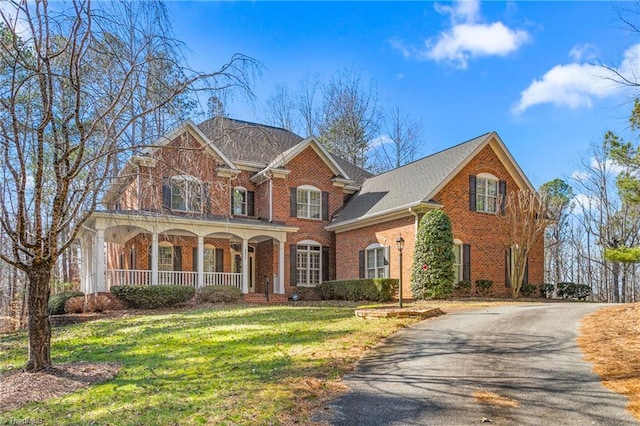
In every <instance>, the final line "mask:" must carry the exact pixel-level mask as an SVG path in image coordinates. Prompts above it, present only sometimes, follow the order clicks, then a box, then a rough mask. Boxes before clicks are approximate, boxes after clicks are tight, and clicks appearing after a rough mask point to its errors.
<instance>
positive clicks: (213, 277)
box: [196, 272, 242, 289]
mask: <svg viewBox="0 0 640 426" xmlns="http://www.w3.org/2000/svg"><path fill="white" fill-rule="evenodd" d="M196 279H197V277H196ZM203 284H204V286H205V287H208V286H212V285H226V286H231V287H238V288H240V289H241V288H242V274H236V273H228V272H205V273H204V283H203Z"/></svg>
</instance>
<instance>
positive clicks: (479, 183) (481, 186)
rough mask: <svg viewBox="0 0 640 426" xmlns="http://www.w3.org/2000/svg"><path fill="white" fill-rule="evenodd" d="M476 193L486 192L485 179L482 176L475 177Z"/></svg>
mask: <svg viewBox="0 0 640 426" xmlns="http://www.w3.org/2000/svg"><path fill="white" fill-rule="evenodd" d="M476 193H477V194H482V195H484V194H486V193H487V180H486V179H482V178H476Z"/></svg>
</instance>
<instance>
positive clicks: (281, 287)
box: [276, 241, 284, 294]
mask: <svg viewBox="0 0 640 426" xmlns="http://www.w3.org/2000/svg"><path fill="white" fill-rule="evenodd" d="M276 293H278V294H284V241H278V291H277V292H276Z"/></svg>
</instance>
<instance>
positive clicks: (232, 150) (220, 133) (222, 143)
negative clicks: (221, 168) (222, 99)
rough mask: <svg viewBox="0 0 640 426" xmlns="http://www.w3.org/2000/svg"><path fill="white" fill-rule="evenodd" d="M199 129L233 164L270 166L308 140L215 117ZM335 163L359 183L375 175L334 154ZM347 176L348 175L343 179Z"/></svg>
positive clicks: (199, 126)
mask: <svg viewBox="0 0 640 426" xmlns="http://www.w3.org/2000/svg"><path fill="white" fill-rule="evenodd" d="M198 128H200V130H202V132H203V133H204V134H205V135H206V136H207V138H209V140H210V141H211V142H213V144H214V145H216V146H217V147H218V148H219V149H220V150H221V151H222V152H224V154H225V155H226V156H227V157H229V158H230V159H231V161H233V162H239V163H240V162H245V163H255V164H261V165H267V164H270V163H272V162H273V161H274V160H276V159H277V158H278V157H279V156H280V155H281V154H282V153H284V152H286V151H289V150H292V149H293V148H294V147H295V146H296V145H298V144H301V143H303V142H304V141H305V139H303V138H302V137H300V136H298V135H296V134H295V133H293V132H291V131H289V130H286V129H283V128H280V127H273V126H268V125H265V124H258V123H252V122H249V121H242V120H235V119H232V118H227V117H215V118H212V119H210V120H207V121H205V122H203V123H201V124H199V125H198ZM331 157H332V158H333V159H334V160H335V162H336V163H337V164H338V165H339V166H340V167H341V168H342V169H343V170H344V172H345V173H346V174H347V175H348V176H349V178H351V180H353V181H354V182H355V183H356V184H358V185H359V184H361V183H362V182H363V181H364V180H365V179H366V178H368V177H371V176H372V175H371V174H370V173H369V172H367V171H366V170H363V169H361V168H360V167H358V166H355V165H354V164H351V163H350V162H349V161H347V160H344V159H342V158H339V157H336V156H335V155H331ZM343 177H345V176H343Z"/></svg>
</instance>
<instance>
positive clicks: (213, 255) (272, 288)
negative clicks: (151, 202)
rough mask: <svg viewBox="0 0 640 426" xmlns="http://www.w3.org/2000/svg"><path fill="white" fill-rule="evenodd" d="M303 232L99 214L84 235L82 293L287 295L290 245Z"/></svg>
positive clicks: (222, 221)
mask: <svg viewBox="0 0 640 426" xmlns="http://www.w3.org/2000/svg"><path fill="white" fill-rule="evenodd" d="M296 231H297V228H293V227H286V226H282V225H277V224H272V223H268V222H263V221H260V220H251V219H229V218H217V219H214V218H212V219H210V220H209V219H207V218H201V217H197V218H191V217H182V216H174V215H162V214H157V213H147V212H120V211H104V212H96V213H94V214H93V216H92V219H91V221H90V222H89V223H88V224H87V225H86V226H85V227H84V230H83V233H82V235H81V236H80V241H81V247H82V253H81V257H82V265H81V290H82V291H83V292H85V293H94V294H97V293H100V292H106V291H109V289H110V288H111V287H112V286H114V285H184V286H194V287H197V288H200V287H205V286H214V285H216V286H217V285H223V286H233V287H237V288H240V289H241V291H242V293H243V294H251V293H256V292H262V293H270V294H284V293H285V281H284V279H285V276H284V275H285V274H284V271H285V266H284V259H285V242H286V240H287V232H296Z"/></svg>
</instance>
